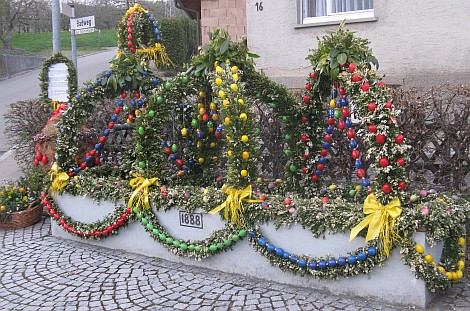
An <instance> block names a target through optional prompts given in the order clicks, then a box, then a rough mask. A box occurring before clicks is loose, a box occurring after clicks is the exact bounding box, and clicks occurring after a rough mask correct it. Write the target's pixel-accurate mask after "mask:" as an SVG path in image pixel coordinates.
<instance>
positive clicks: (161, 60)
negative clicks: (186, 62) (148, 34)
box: [136, 43, 175, 67]
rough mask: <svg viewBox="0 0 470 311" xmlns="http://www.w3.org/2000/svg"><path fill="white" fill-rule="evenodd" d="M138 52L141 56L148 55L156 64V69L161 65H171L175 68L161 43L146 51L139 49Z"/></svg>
mask: <svg viewBox="0 0 470 311" xmlns="http://www.w3.org/2000/svg"><path fill="white" fill-rule="evenodd" d="M136 52H137V53H140V54H147V55H148V57H149V58H150V59H152V60H153V61H154V62H155V67H158V65H159V64H161V65H164V66H166V65H168V64H171V65H173V66H175V64H174V63H173V62H172V61H171V59H170V57H168V54H166V52H165V47H163V46H162V45H161V44H160V43H155V46H151V47H148V48H146V49H137V50H136Z"/></svg>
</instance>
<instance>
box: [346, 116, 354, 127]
mask: <svg viewBox="0 0 470 311" xmlns="http://www.w3.org/2000/svg"><path fill="white" fill-rule="evenodd" d="M345 123H346V127H352V126H353V123H352V121H351V119H350V118H347V119H346V120H345Z"/></svg>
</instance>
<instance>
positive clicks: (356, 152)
mask: <svg viewBox="0 0 470 311" xmlns="http://www.w3.org/2000/svg"><path fill="white" fill-rule="evenodd" d="M351 156H352V158H353V159H359V157H360V156H361V153H360V152H359V150H357V149H354V150H353V151H352V152H351Z"/></svg>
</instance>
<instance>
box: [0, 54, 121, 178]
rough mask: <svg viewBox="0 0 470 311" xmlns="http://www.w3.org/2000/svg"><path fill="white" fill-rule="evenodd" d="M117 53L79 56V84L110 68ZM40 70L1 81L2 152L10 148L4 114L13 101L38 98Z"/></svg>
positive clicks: (0, 129)
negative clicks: (5, 130)
mask: <svg viewBox="0 0 470 311" xmlns="http://www.w3.org/2000/svg"><path fill="white" fill-rule="evenodd" d="M114 55H116V49H115V48H111V49H108V50H106V51H103V52H100V53H95V54H92V55H86V56H82V57H79V58H78V60H77V61H78V85H79V86H81V85H82V84H83V82H84V81H87V80H91V79H93V78H94V77H95V76H96V75H97V74H98V73H100V72H102V71H104V70H107V69H108V68H109V60H111V58H112V57H113V56H114ZM39 71H40V69H37V70H32V71H29V72H27V73H24V74H20V75H17V76H14V77H12V78H10V79H6V80H2V81H0V98H1V102H0V154H1V153H2V152H6V151H7V150H8V149H9V146H8V144H7V139H6V137H5V135H4V133H3V130H4V128H5V125H4V124H5V123H4V117H3V115H4V114H5V113H6V112H7V111H8V106H9V105H10V104H11V103H14V102H17V101H20V100H27V99H31V98H37V97H38V96H39ZM0 178H1V176H0Z"/></svg>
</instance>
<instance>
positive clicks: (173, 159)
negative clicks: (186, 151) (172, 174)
mask: <svg viewBox="0 0 470 311" xmlns="http://www.w3.org/2000/svg"><path fill="white" fill-rule="evenodd" d="M177 159H178V157H177V156H176V154H174V153H172V154H170V160H171V161H176V160H177Z"/></svg>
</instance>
